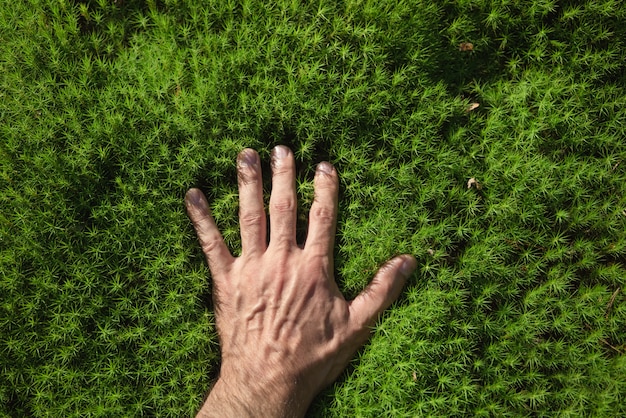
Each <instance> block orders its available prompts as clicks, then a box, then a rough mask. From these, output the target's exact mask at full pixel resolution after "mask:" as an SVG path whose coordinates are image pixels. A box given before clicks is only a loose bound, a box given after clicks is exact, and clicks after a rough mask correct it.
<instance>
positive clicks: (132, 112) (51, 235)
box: [0, 0, 626, 417]
mask: <svg viewBox="0 0 626 418" xmlns="http://www.w3.org/2000/svg"><path fill="white" fill-rule="evenodd" d="M1 3H2V4H1V5H0V77H1V80H2V81H1V84H0V86H1V90H0V367H1V374H2V379H1V382H2V383H1V384H0V414H2V415H4V416H11V417H15V416H54V417H61V416H63V417H70V416H141V415H148V416H172V417H179V416H190V415H193V413H194V412H195V411H196V410H197V409H198V407H199V405H200V403H201V401H202V397H203V395H204V394H205V392H206V390H207V388H208V387H209V384H210V382H211V379H212V378H213V377H214V376H215V373H216V372H217V369H218V364H219V363H218V362H219V349H218V345H217V336H216V334H215V329H214V327H213V322H212V309H211V305H210V299H211V298H210V291H211V290H210V278H209V272H208V268H207V266H206V263H205V261H204V259H203V256H202V254H201V251H200V248H199V246H198V244H197V241H196V237H195V234H194V231H193V228H192V227H191V224H190V222H189V221H188V219H187V217H186V214H185V211H184V205H183V197H184V194H185V192H186V190H187V189H188V188H190V187H200V188H202V189H203V191H204V192H205V193H206V194H207V197H208V198H209V200H210V203H211V206H212V209H213V213H214V216H215V218H216V221H217V223H218V225H219V226H220V228H221V229H222V232H223V235H224V237H225V239H226V241H227V243H228V245H229V246H230V248H231V249H232V250H233V252H234V253H235V254H236V253H237V252H238V248H239V246H240V243H239V235H238V219H237V209H238V198H237V182H236V166H235V158H236V155H237V153H238V151H240V150H241V149H243V148H244V147H251V148H255V149H256V150H258V151H259V153H260V154H261V158H262V159H263V160H264V162H265V164H266V165H265V167H264V170H265V171H264V173H265V182H266V192H267V195H268V196H269V192H270V190H271V185H270V181H269V168H268V166H267V160H268V157H269V152H270V150H271V148H272V147H274V146H275V145H277V144H285V145H288V146H290V147H291V148H292V150H293V151H294V153H295V155H296V161H297V165H298V169H299V170H298V181H297V185H298V196H299V198H300V201H299V205H300V212H299V213H300V216H301V219H300V221H301V224H300V228H299V231H300V232H299V234H300V237H301V238H302V237H303V236H304V234H305V231H306V212H307V209H308V207H309V206H310V203H311V199H312V193H313V189H312V176H313V170H314V167H315V164H316V163H317V162H319V161H322V160H328V161H331V162H332V163H333V164H334V165H335V166H336V168H337V169H338V172H339V174H340V209H339V221H338V237H337V244H336V271H337V280H338V283H339V286H340V288H341V289H342V290H343V291H344V292H345V294H346V295H347V297H352V296H354V295H356V294H357V293H358V292H359V291H360V290H361V289H362V288H363V287H364V286H365V285H366V284H367V282H368V281H369V279H370V278H371V277H372V274H373V273H374V272H375V271H376V269H377V267H378V266H379V265H380V264H381V263H382V262H383V261H385V260H386V259H388V258H390V257H391V256H393V255H395V254H398V253H404V252H409V253H413V254H415V255H416V257H417V258H418V261H419V266H420V267H419V269H418V271H417V272H416V274H415V275H414V276H413V277H412V278H411V280H410V282H409V283H408V285H407V287H406V289H405V292H404V294H403V295H402V297H401V299H400V300H399V301H398V302H397V303H396V304H395V305H394V306H393V307H392V308H390V309H389V310H388V312H386V314H385V315H384V317H383V318H381V321H380V322H379V324H378V325H377V328H376V332H375V334H374V336H373V339H372V341H371V343H370V344H369V345H367V346H366V347H365V348H364V349H363V350H362V351H361V352H360V353H359V355H358V356H357V357H356V358H355V361H354V363H353V364H352V365H351V367H350V368H349V370H347V371H346V373H345V374H344V375H343V376H342V378H341V379H340V380H339V381H338V382H337V384H336V385H334V386H332V387H330V388H329V389H328V390H326V391H324V392H323V393H322V394H320V396H319V397H317V398H316V400H315V402H314V404H313V405H312V407H311V410H310V415H311V416H315V417H318V416H319V417H322V416H328V417H331V416H366V417H368V416H371V417H380V416H394V417H395V416H420V415H430V416H583V415H590V416H624V415H626V402H624V396H625V394H626V303H624V302H625V301H626V297H625V294H626V288H625V285H626V274H625V273H626V271H625V269H626V264H625V263H624V262H625V259H624V257H625V255H626V211H625V210H626V194H625V192H626V161H624V160H626V87H625V86H626V75H625V74H626V61H625V60H624V56H625V52H624V51H625V49H624V39H626V26H625V25H624V24H623V22H624V19H626V6H625V4H624V3H623V2H621V1H611V0H591V1H582V2H575V1H562V2H557V1H549V0H532V1H528V2H512V1H507V0H501V1H486V0H481V1H477V2H469V1H456V2H453V1H442V2H430V1H384V0H383V1H345V2H336V1H326V0H319V1H314V2H298V1H272V2H266V3H265V4H263V3H261V2H259V1H251V0H250V1H233V0H214V1H202V2H197V1H165V2H163V1H154V0H152V1H148V2H140V1H133V0H117V1H108V0H100V1H97V2H96V1H86V2H79V1H68V0H62V1H44V0H41V1H35V2H23V1H18V2H10V1H7V0H4V1H2V2H1ZM469 43H471V45H469ZM472 103H478V104H479V107H478V108H475V109H473V110H471V111H469V110H468V109H469V107H470V106H471V104H472ZM472 107H475V106H472ZM471 178H474V179H475V181H477V182H478V183H477V184H476V183H475V184H473V185H472V186H471V188H468V180H469V179H471Z"/></svg>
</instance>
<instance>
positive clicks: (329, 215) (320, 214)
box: [309, 205, 335, 224]
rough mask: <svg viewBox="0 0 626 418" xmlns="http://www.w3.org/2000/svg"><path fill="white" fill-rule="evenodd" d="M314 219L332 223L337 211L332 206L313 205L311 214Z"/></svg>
mask: <svg viewBox="0 0 626 418" xmlns="http://www.w3.org/2000/svg"><path fill="white" fill-rule="evenodd" d="M309 216H310V217H311V219H312V220H315V221H316V222H322V223H326V224H327V223H332V222H333V221H334V220H335V213H334V211H333V209H332V208H330V207H328V206H324V205H313V207H311V213H310V215H309Z"/></svg>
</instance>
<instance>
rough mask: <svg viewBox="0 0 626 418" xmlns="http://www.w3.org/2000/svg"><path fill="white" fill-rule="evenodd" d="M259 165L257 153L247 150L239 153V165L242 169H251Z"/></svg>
mask: <svg viewBox="0 0 626 418" xmlns="http://www.w3.org/2000/svg"><path fill="white" fill-rule="evenodd" d="M256 163H257V154H256V152H254V151H252V150H249V149H245V150H243V151H241V152H240V153H239V165H240V166H242V167H249V166H251V165H255V164H256Z"/></svg>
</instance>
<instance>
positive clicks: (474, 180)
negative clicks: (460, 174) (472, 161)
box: [467, 177, 483, 190]
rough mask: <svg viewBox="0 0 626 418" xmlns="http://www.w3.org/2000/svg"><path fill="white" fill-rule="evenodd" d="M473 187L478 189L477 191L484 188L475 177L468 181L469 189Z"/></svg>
mask: <svg viewBox="0 0 626 418" xmlns="http://www.w3.org/2000/svg"><path fill="white" fill-rule="evenodd" d="M472 186H474V187H476V189H477V190H480V189H482V188H483V186H482V185H481V184H480V183H479V182H478V181H477V180H476V179H475V178H474V177H472V178H471V179H469V180H468V181H467V188H468V189H471V188H472Z"/></svg>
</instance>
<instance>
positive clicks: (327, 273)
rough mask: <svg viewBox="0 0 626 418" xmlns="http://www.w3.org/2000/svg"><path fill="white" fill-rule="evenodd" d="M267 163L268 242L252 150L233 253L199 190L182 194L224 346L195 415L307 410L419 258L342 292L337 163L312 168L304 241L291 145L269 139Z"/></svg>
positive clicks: (242, 169) (242, 163) (393, 263)
mask: <svg viewBox="0 0 626 418" xmlns="http://www.w3.org/2000/svg"><path fill="white" fill-rule="evenodd" d="M271 166H272V193H271V197H270V205H269V215H270V231H269V232H270V233H271V239H270V240H269V244H267V233H268V231H266V219H265V210H264V204H263V184H262V179H261V165H260V161H259V156H258V154H257V153H256V151H254V150H252V149H245V150H243V151H242V152H241V153H240V154H239V157H238V179H239V180H238V183H239V198H240V209H239V219H240V225H241V245H242V253H241V255H240V256H239V257H236V258H235V257H233V256H232V255H231V253H230V251H229V250H228V248H227V247H226V244H225V243H224V240H223V238H222V236H221V234H220V232H219V230H218V228H217V226H216V224H215V222H214V220H213V217H212V216H211V214H210V209H209V205H208V203H207V201H206V198H205V197H204V195H203V194H202V192H201V191H200V190H198V189H190V190H189V191H188V192H187V196H186V198H185V202H186V205H187V211H188V214H189V217H190V218H191V221H192V222H193V225H194V227H195V230H196V232H197V234H198V238H199V241H200V244H201V246H202V249H203V251H204V254H205V255H206V257H207V261H208V264H209V268H210V270H211V273H212V277H213V300H214V305H215V320H216V326H217V331H218V335H219V337H220V344H221V352H222V364H221V369H220V375H219V378H218V380H217V382H216V383H215V385H214V387H213V389H212V390H211V393H210V394H209V397H208V398H207V400H206V402H205V403H204V405H203V407H202V409H201V410H200V412H199V413H198V416H201V417H212V416H216V417H217V416H219V417H229V416H232V417H235V416H236V417H244V416H263V417H292V416H303V415H304V414H305V413H306V410H307V408H308V406H309V404H310V403H311V401H312V400H313V398H314V397H315V395H317V393H319V391H321V390H322V389H323V388H324V387H326V386H328V385H329V384H331V383H332V382H333V381H334V380H335V379H336V378H337V377H338V376H339V374H340V373H341V372H342V370H344V368H345V367H346V366H347V364H348V362H349V361H350V359H351V358H352V356H353V355H354V353H355V352H356V351H357V350H358V349H359V347H361V346H362V345H363V344H364V343H365V342H366V341H367V339H368V338H369V336H370V333H371V327H372V326H373V325H374V324H375V322H376V320H377V318H378V316H379V314H380V313H381V312H382V311H383V310H384V309H386V308H387V307H388V306H389V305H390V304H391V303H392V302H393V301H394V300H395V299H396V298H397V297H398V296H399V294H400V292H401V291H402V287H403V285H404V283H405V281H406V278H407V277H408V276H410V274H411V273H412V272H413V271H414V270H415V268H416V267H417V262H416V260H415V258H414V257H413V256H410V255H406V254H405V255H402V256H399V257H396V258H393V259H392V260H390V261H389V262H387V263H386V264H385V265H384V266H383V267H382V268H381V269H380V270H379V271H378V273H377V274H376V275H375V277H374V278H373V280H372V281H371V283H370V284H369V285H368V286H367V288H366V289H365V290H364V291H363V292H362V293H361V294H360V295H358V296H357V297H356V298H355V299H354V300H352V301H346V300H345V299H344V297H343V295H342V294H341V292H340V291H339V288H338V287H337V284H336V283H335V278H334V276H333V247H334V239H335V228H336V221H337V199H338V197H337V196H338V189H339V180H338V177H337V172H336V171H335V169H334V168H333V166H332V165H331V164H329V163H327V162H323V163H320V164H319V165H318V167H317V170H316V173H315V179H314V186H315V198H314V201H313V204H312V206H311V210H310V214H309V231H308V236H307V239H306V242H305V244H304V246H303V247H302V248H301V247H299V246H298V244H297V242H296V208H297V204H296V189H295V160H294V157H293V154H292V153H291V151H290V150H289V148H287V147H284V146H278V147H276V148H274V150H273V152H272V159H271Z"/></svg>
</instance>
